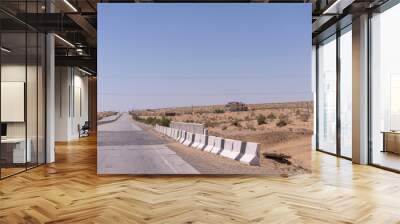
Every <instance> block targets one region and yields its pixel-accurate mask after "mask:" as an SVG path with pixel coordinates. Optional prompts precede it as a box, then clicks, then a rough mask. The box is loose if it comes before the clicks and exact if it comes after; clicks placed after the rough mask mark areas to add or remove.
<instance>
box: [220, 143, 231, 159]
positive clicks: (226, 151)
mask: <svg viewBox="0 0 400 224" xmlns="http://www.w3.org/2000/svg"><path fill="white" fill-rule="evenodd" d="M232 149H233V140H232V139H225V144H224V148H223V150H222V152H221V153H220V155H221V156H223V157H228V156H229V154H231V152H232Z"/></svg>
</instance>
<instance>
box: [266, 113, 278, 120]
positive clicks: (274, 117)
mask: <svg viewBox="0 0 400 224" xmlns="http://www.w3.org/2000/svg"><path fill="white" fill-rule="evenodd" d="M267 119H268V120H275V119H276V115H275V114H274V113H270V114H268V116H267Z"/></svg>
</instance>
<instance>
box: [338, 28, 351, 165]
mask: <svg viewBox="0 0 400 224" xmlns="http://www.w3.org/2000/svg"><path fill="white" fill-rule="evenodd" d="M351 48H352V35H351V29H350V30H348V31H347V32H346V33H344V34H342V35H341V36H340V121H341V124H340V127H341V133H340V134H341V137H340V142H341V146H340V150H341V155H342V156H345V157H349V158H351V157H352V148H351V145H352V142H351V141H352V137H351V136H352V74H353V73H352V49H351Z"/></svg>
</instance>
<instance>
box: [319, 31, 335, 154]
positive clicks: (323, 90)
mask: <svg viewBox="0 0 400 224" xmlns="http://www.w3.org/2000/svg"><path fill="white" fill-rule="evenodd" d="M318 121H319V122H318V149H320V150H322V151H326V152H329V153H336V36H332V37H331V38H329V39H328V40H326V41H324V42H323V43H321V44H320V45H319V47H318Z"/></svg>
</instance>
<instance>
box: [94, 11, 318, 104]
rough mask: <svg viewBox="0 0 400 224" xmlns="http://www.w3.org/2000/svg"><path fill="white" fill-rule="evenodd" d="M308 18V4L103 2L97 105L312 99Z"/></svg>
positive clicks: (270, 101) (100, 17)
mask: <svg viewBox="0 0 400 224" xmlns="http://www.w3.org/2000/svg"><path fill="white" fill-rule="evenodd" d="M277 21H279V22H277ZM310 21H311V5H310V4H159V5H155V4H100V5H99V24H98V26H99V28H98V29H99V35H98V38H99V41H98V42H99V51H98V60H99V63H98V67H99V68H98V70H99V72H98V80H99V87H98V98H99V100H98V101H99V102H98V103H99V106H98V108H99V111H107V110H115V111H128V110H130V109H150V108H151V109H156V108H168V107H184V106H200V105H204V106H206V105H216V104H225V103H227V102H229V101H241V102H244V103H247V104H252V103H279V102H295V101H310V100H312V93H311V23H310ZM288 65H290V66H288Z"/></svg>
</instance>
